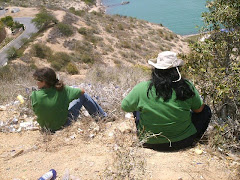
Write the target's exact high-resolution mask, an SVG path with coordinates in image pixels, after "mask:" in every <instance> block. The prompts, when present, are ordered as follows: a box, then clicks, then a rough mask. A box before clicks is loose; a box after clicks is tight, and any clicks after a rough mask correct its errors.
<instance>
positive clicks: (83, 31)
mask: <svg viewBox="0 0 240 180" xmlns="http://www.w3.org/2000/svg"><path fill="white" fill-rule="evenodd" d="M78 32H79V33H80V34H82V35H86V34H87V28H85V27H81V28H79V29H78Z"/></svg>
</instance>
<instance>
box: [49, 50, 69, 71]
mask: <svg viewBox="0 0 240 180" xmlns="http://www.w3.org/2000/svg"><path fill="white" fill-rule="evenodd" d="M50 61H51V66H52V67H53V68H55V69H56V70H58V71H59V70H62V69H63V68H64V67H65V66H66V65H67V64H68V63H69V62H70V61H71V56H69V55H68V54H67V53H65V52H57V53H55V54H54V55H53V56H52V57H51V58H50Z"/></svg>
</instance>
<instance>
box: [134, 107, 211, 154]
mask: <svg viewBox="0 0 240 180" xmlns="http://www.w3.org/2000/svg"><path fill="white" fill-rule="evenodd" d="M133 115H134V117H135V123H136V125H138V123H139V120H140V112H139V111H135V112H133ZM211 117H212V113H211V109H210V108H209V106H207V105H205V106H204V108H203V110H202V112H200V113H195V112H192V123H193V124H194V126H195V128H196V130H197V133H195V134H193V135H192V136H189V137H187V138H186V139H183V140H181V141H177V142H172V143H171V145H172V147H169V143H163V144H147V143H145V144H144V146H145V147H148V148H151V149H155V150H159V151H176V150H180V149H184V148H187V147H190V146H192V145H193V144H194V142H197V141H198V140H199V139H200V138H201V137H202V135H203V134H204V132H205V131H206V130H207V127H208V124H209V122H210V120H211Z"/></svg>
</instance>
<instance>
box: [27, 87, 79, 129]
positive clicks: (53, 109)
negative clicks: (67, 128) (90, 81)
mask: <svg viewBox="0 0 240 180" xmlns="http://www.w3.org/2000/svg"><path fill="white" fill-rule="evenodd" d="M81 92H82V91H81V89H78V88H72V87H69V86H65V87H64V88H63V90H62V91H57V90H56V89H55V88H47V89H41V90H38V91H33V92H32V95H31V101H32V107H33V111H34V112H35V114H36V115H37V122H38V123H39V125H40V126H41V127H46V128H48V129H51V130H54V131H55V130H58V129H60V128H61V127H62V126H63V125H64V124H65V123H66V122H67V116H68V106H69V103H70V102H71V101H73V100H74V99H77V98H79V97H80V95H81Z"/></svg>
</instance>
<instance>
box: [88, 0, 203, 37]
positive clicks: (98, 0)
mask: <svg viewBox="0 0 240 180" xmlns="http://www.w3.org/2000/svg"><path fill="white" fill-rule="evenodd" d="M106 9H107V7H106V6H104V5H103V3H102V0H96V7H95V8H92V9H91V10H90V11H97V12H103V13H106ZM148 22H149V21H148ZM149 23H152V22H149ZM166 28H167V27H166ZM175 34H177V33H175ZM177 35H179V36H182V37H183V38H188V37H192V36H199V35H201V33H194V34H186V35H180V34H177Z"/></svg>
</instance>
